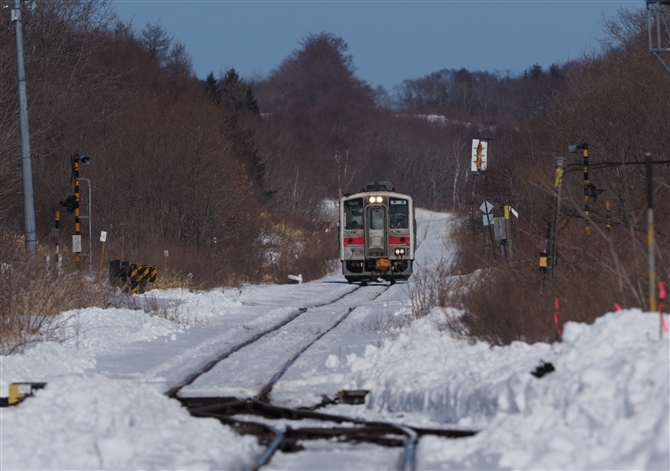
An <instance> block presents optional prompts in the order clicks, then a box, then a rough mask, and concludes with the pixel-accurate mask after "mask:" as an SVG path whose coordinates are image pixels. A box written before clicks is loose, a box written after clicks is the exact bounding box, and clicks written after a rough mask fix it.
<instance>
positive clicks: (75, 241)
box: [72, 234, 81, 253]
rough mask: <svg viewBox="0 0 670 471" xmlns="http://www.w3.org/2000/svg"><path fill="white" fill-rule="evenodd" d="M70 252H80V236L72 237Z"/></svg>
mask: <svg viewBox="0 0 670 471" xmlns="http://www.w3.org/2000/svg"><path fill="white" fill-rule="evenodd" d="M72 251H73V252H74V253H79V252H81V234H79V235H77V234H75V235H73V236H72Z"/></svg>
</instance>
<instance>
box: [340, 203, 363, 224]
mask: <svg viewBox="0 0 670 471" xmlns="http://www.w3.org/2000/svg"><path fill="white" fill-rule="evenodd" d="M344 228H345V229H348V230H351V229H362V228H363V198H354V199H352V200H347V201H345V202H344Z"/></svg>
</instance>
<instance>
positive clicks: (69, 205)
mask: <svg viewBox="0 0 670 471" xmlns="http://www.w3.org/2000/svg"><path fill="white" fill-rule="evenodd" d="M60 204H61V206H65V208H66V209H67V212H68V213H74V209H75V208H76V207H77V200H76V199H75V197H74V195H70V196H68V197H67V198H65V201H61V202H60Z"/></svg>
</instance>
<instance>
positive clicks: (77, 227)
mask: <svg viewBox="0 0 670 471" xmlns="http://www.w3.org/2000/svg"><path fill="white" fill-rule="evenodd" d="M72 174H73V175H74V235H75V236H78V237H77V239H79V242H80V245H81V224H80V221H79V155H77V154H75V155H74V156H72ZM80 253H81V251H80V250H78V251H75V261H76V262H77V269H79V268H80V266H79V262H80V261H81V257H80V256H79V254H80Z"/></svg>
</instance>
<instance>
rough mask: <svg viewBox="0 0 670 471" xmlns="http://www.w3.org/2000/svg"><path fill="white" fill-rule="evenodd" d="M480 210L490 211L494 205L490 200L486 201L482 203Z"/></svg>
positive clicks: (483, 211)
mask: <svg viewBox="0 0 670 471" xmlns="http://www.w3.org/2000/svg"><path fill="white" fill-rule="evenodd" d="M479 210H480V211H481V212H482V213H490V212H491V211H492V210H493V205H492V204H491V203H489V202H488V201H484V202H483V203H482V205H481V206H480V207H479Z"/></svg>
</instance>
